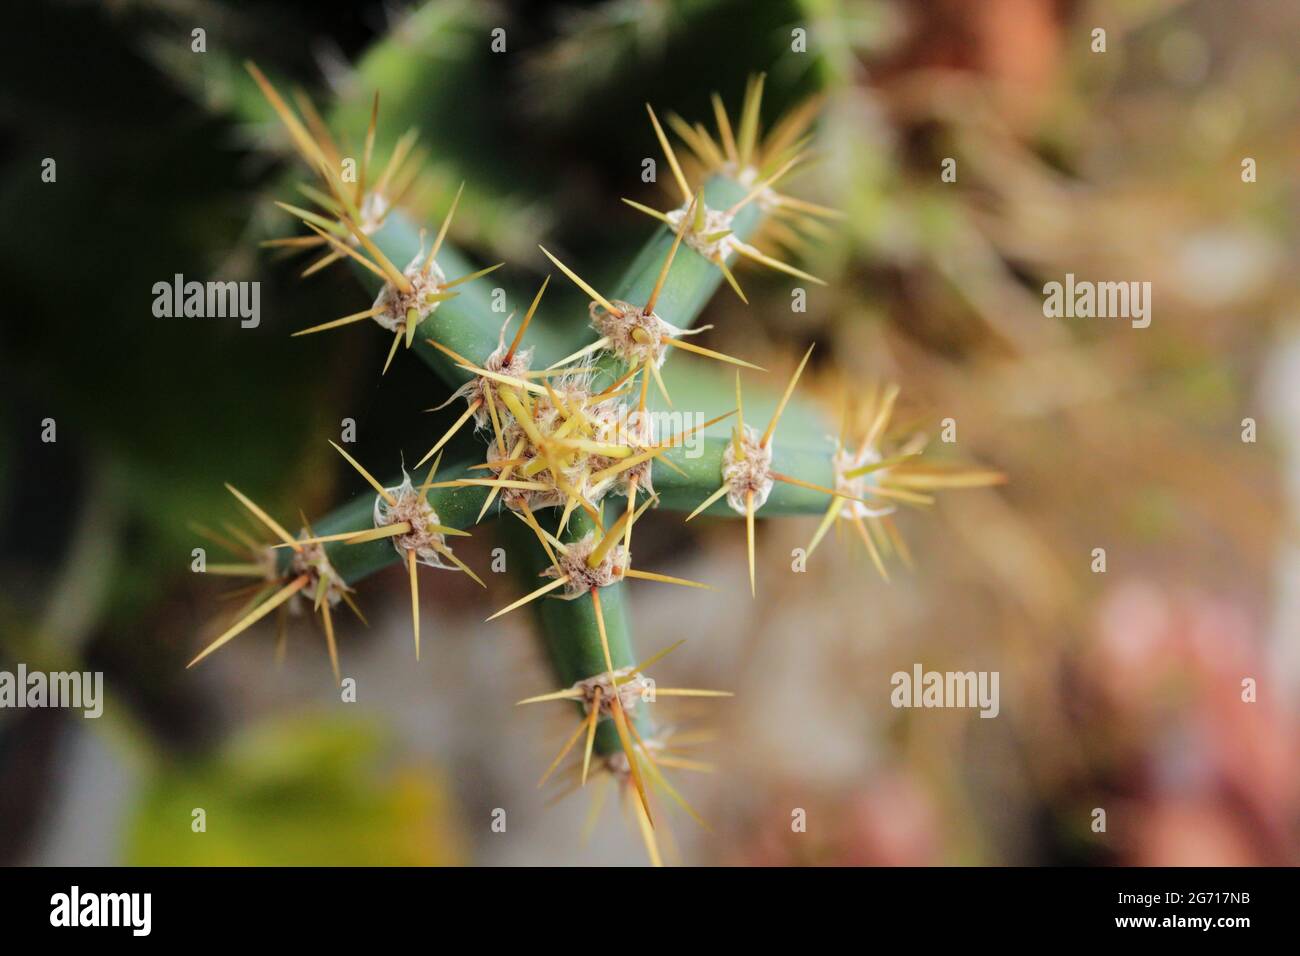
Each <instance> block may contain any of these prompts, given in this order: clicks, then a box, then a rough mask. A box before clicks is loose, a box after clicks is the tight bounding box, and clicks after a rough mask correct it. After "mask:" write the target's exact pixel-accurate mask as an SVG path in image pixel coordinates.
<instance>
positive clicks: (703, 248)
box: [665, 203, 736, 262]
mask: <svg viewBox="0 0 1300 956" xmlns="http://www.w3.org/2000/svg"><path fill="white" fill-rule="evenodd" d="M689 211H690V203H686V204H684V205H682V206H680V207H679V208H677V209H673V210H671V211H670V212H667V213H665V216H666V217H667V219H668V224H669V226H670V228H671V229H672V230H673V232H676V231H677V230H678V229H679V228H681V224H682V217H684V216H685V215H686V213H687V212H689ZM694 215H695V214H694V213H691V216H692V217H694ZM735 218H736V217H735V216H729V215H727V214H726V213H725V212H724V211H722V210H721V209H710V208H709V207H708V206H707V205H706V206H705V207H704V227H703V228H702V229H694V228H688V229H687V230H686V235H685V236H683V237H682V242H684V243H686V245H688V246H690V247H691V248H692V249H694V250H695V251H696V252H698V253H699V254H700V255H702V256H704V258H706V259H713V260H715V261H716V260H719V259H720V260H722V261H723V262H726V261H727V259H729V258H730V257H731V256H733V255H734V254H735V252H736V236H735V233H728V234H727V235H725V236H723V237H722V238H720V239H714V240H713V241H712V242H706V241H705V239H704V237H705V236H711V235H714V234H715V233H719V232H723V231H725V230H727V229H731V228H732V225H733V223H734V222H735Z"/></svg>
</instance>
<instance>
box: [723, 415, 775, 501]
mask: <svg viewBox="0 0 1300 956" xmlns="http://www.w3.org/2000/svg"><path fill="white" fill-rule="evenodd" d="M761 437H762V436H761V435H759V433H758V430H757V429H756V428H754V427H753V426H752V425H746V426H745V429H744V432H743V434H742V435H741V436H740V447H741V449H742V450H743V451H744V453H745V457H744V458H739V457H737V455H736V443H735V442H734V441H730V442H728V443H727V450H726V451H724V452H723V453H722V481H723V484H725V485H726V486H727V504H729V505H731V507H732V509H733V510H735V511H738V512H740V513H741V514H742V515H743V514H744V513H745V511H746V510H747V509H746V505H745V498H746V496H747V495H748V494H749V492H751V491H752V492H753V493H754V510H755V511H757V510H758V509H759V508H761V507H763V505H765V504H767V496H768V495H770V494H771V493H772V484H773V479H772V474H771V471H772V449H771V447H770V446H767V447H764V446H763V445H762V444H760V439H761Z"/></svg>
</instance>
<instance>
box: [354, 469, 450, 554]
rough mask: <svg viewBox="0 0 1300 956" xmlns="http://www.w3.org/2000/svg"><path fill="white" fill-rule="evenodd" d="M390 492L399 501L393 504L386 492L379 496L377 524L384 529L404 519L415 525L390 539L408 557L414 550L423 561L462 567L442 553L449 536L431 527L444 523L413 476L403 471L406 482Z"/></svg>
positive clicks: (375, 517) (377, 496)
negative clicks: (412, 480)
mask: <svg viewBox="0 0 1300 956" xmlns="http://www.w3.org/2000/svg"><path fill="white" fill-rule="evenodd" d="M387 491H388V493H389V494H390V495H392V496H393V498H394V499H395V500H396V504H389V503H388V501H387V499H385V498H384V496H383V495H375V515H374V519H375V527H376V528H383V527H386V526H388V525H390V524H399V523H400V522H403V521H405V522H407V523H408V524H410V526H411V530H410V531H408V532H407V533H406V534H399V535H395V536H394V537H393V538H391V539H390V540H391V541H392V542H393V547H394V548H396V549H397V553H398V554H399V555H401V556H402V557H403V558H405V557H406V553H407V552H408V551H414V552H415V560H416V561H418V562H419V563H420V564H425V565H428V566H429V567H431V568H445V569H446V570H448V571H456V570H459V569H458V568H457V567H456V566H455V565H452V564H446V563H445V562H444V561H443V560H442V555H441V554H439V553H438V549H439V548H442V549H446V548H447V536H446V535H444V534H441V533H440V532H437V531H430V530H429V526H430V525H436V524H441V523H442V522H440V521H439V520H438V512H436V511H434V510H433V506H432V505H431V504H429V502H428V499H426V498H425V497H424V495H422V494H420V492H419V491H418V490H416V488H415V487H414V486H413V485H412V484H411V477H410V475H408V474H406V472H405V471H403V472H402V483H401V484H400V485H398V486H397V487H396V488H389V489H387Z"/></svg>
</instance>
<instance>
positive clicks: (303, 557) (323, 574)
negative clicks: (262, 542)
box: [290, 530, 352, 607]
mask: <svg viewBox="0 0 1300 956" xmlns="http://www.w3.org/2000/svg"><path fill="white" fill-rule="evenodd" d="M306 536H307V532H306V531H305V530H304V531H302V532H301V533H300V534H299V537H300V538H301V537H306ZM299 547H300V549H301V550H298V551H295V552H294V553H293V560H292V561H291V562H290V567H291V568H292V569H293V573H294V574H295V575H299V574H305V575H307V586H306V587H305V588H303V589H302V590H301V591H300V592H299V594H301V595H302V596H303V597H304V598H307V599H308V600H310V601H311V602H312V603H313V604H314V603H315V601H316V590H317V589H318V588H319V587H320V583H321V581H324V582H325V600H327V601H329V604H330V607H334V606H335V605H336V604H338V603H339V601H341V600H343V594H344V592H346V591H351V590H352V589H351V588H350V587H348V586H347V584H346V583H345V582H344V580H343V578H342V577H341V576H340V575H339V573H338V572H337V571H335V570H334V565H332V564H331V563H330V559H329V555H327V554H326V553H325V545H323V544H320V543H310V544H303V545H300V546H299Z"/></svg>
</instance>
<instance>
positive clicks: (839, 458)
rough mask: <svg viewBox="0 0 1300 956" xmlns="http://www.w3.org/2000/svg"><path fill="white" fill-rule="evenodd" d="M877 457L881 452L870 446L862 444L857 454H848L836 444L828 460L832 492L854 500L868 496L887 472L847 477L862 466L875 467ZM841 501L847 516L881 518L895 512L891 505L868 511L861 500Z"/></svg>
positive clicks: (843, 499)
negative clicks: (831, 477) (833, 482)
mask: <svg viewBox="0 0 1300 956" xmlns="http://www.w3.org/2000/svg"><path fill="white" fill-rule="evenodd" d="M880 458H881V456H880V452H879V451H877V450H876V449H874V448H872V447H870V446H866V445H864V446H863V447H862V448H859V449H858V450H857V451H850V450H849V449H848V448H845V447H844V446H843V445H841V444H840V443H839V442H838V441H836V443H835V454H834V456H833V457H832V458H831V467H832V468H833V469H834V472H835V490H836V491H839V492H842V493H843V494H846V495H852V496H853V498H865V497H867V495H868V494H869V493H870V491H871V486H872V484H874V482H875V480H876V479H878V478H879V477H880V476H881V475H883V474H885V473H886V472H887V471H888V470H889V469H887V468H886V469H884V470H882V471H875V472H871V473H870V474H866V475H858V476H857V477H856V478H848V477H846V474H847V473H848V472H850V471H854V470H856V469H858V468H862V467H863V466H865V465H874V464H875V463H876V462H878V461H880ZM840 500H841V501H842V502H843V513H845V514H848V515H849V516H850V517H857V518H883V517H884V516H885V515H891V514H893V513H894V506H893V505H886V506H884V507H881V508H870V507H868V506H867V505H864V504H863V503H862V502H860V501H854V500H853V499H852V498H841V499H840Z"/></svg>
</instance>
